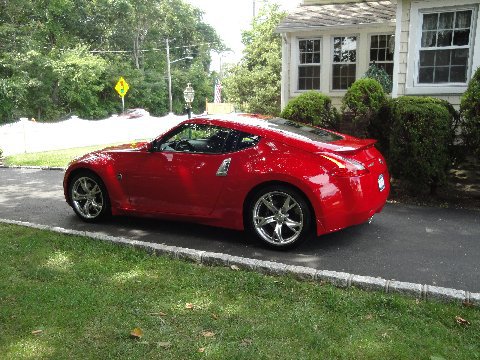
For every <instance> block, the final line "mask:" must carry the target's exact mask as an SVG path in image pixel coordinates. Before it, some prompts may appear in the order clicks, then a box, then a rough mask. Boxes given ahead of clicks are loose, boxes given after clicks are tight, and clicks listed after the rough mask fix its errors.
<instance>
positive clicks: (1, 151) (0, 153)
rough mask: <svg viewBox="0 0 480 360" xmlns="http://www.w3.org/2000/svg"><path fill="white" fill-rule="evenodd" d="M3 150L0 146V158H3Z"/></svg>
mask: <svg viewBox="0 0 480 360" xmlns="http://www.w3.org/2000/svg"><path fill="white" fill-rule="evenodd" d="M2 155H3V150H2V149H1V148H0V159H1V158H2Z"/></svg>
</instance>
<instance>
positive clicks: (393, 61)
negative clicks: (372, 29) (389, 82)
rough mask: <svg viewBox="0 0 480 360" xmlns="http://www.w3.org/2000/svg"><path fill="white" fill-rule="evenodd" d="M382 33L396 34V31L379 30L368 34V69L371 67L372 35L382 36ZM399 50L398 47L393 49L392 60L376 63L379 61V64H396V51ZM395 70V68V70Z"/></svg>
mask: <svg viewBox="0 0 480 360" xmlns="http://www.w3.org/2000/svg"><path fill="white" fill-rule="evenodd" d="M381 35H393V36H395V32H378V33H369V34H368V44H367V49H368V52H367V70H368V68H369V67H370V62H371V60H370V50H372V48H371V46H372V36H381ZM394 39H395V45H396V40H397V39H396V38H394ZM396 52H397V48H396V47H395V49H394V51H393V59H392V60H391V61H380V62H378V61H376V62H375V63H378V64H392V65H393V64H394V63H395V53H396ZM394 72H395V70H394Z"/></svg>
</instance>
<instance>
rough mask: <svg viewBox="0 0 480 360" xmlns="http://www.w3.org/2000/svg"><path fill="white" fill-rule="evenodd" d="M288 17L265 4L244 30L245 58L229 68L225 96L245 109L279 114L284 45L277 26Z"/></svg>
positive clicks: (224, 83)
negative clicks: (248, 28) (282, 47)
mask: <svg viewBox="0 0 480 360" xmlns="http://www.w3.org/2000/svg"><path fill="white" fill-rule="evenodd" d="M285 16H286V14H285V13H284V12H281V11H279V7H278V5H266V6H264V7H263V8H262V9H261V11H260V13H259V15H258V16H257V17H256V18H255V19H254V21H253V23H252V27H251V29H250V30H247V31H245V32H243V35H242V39H243V40H242V42H243V44H244V45H245V50H244V53H243V58H242V59H241V61H240V63H239V64H238V65H236V66H233V67H230V68H228V69H227V71H226V78H225V79H224V81H223V85H224V89H225V94H226V97H227V99H228V101H229V102H232V103H235V104H236V106H237V107H238V108H240V109H242V110H244V111H247V112H253V113H261V114H271V115H278V114H279V113H280V86H281V82H280V81H281V79H280V74H281V70H282V58H281V46H282V44H281V37H280V34H277V33H275V28H276V27H277V25H278V24H279V23H280V21H281V20H282V19H283V18H284V17H285Z"/></svg>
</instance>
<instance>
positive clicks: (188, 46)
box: [62, 42, 220, 54]
mask: <svg viewBox="0 0 480 360" xmlns="http://www.w3.org/2000/svg"><path fill="white" fill-rule="evenodd" d="M203 45H212V47H213V45H220V44H219V43H215V42H213V43H200V44H195V45H183V46H170V49H185V48H192V47H198V46H203ZM62 50H65V49H62ZM166 50H167V48H166V47H162V48H152V49H143V50H138V52H156V51H162V52H163V51H166ZM89 52H90V53H92V54H105V53H114V54H115V53H116V54H125V53H133V52H134V51H133V50H90V51H89Z"/></svg>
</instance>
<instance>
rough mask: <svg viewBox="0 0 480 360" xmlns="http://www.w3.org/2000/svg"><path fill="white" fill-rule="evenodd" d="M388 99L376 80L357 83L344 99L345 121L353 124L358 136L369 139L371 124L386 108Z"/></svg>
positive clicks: (359, 80)
mask: <svg viewBox="0 0 480 360" xmlns="http://www.w3.org/2000/svg"><path fill="white" fill-rule="evenodd" d="M386 101H387V97H386V96H385V92H384V91H383V88H382V86H381V85H380V83H379V82H378V81H377V80H375V79H369V78H363V79H358V80H357V81H355V82H354V83H353V84H352V86H350V88H349V89H348V90H347V93H346V94H345V96H344V97H343V99H342V115H343V121H345V122H352V123H353V127H354V129H355V131H354V132H355V134H354V135H356V136H360V137H368V128H369V127H370V123H371V122H372V121H374V119H375V118H376V117H377V116H378V114H379V112H380V109H382V107H384V106H385V103H386Z"/></svg>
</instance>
